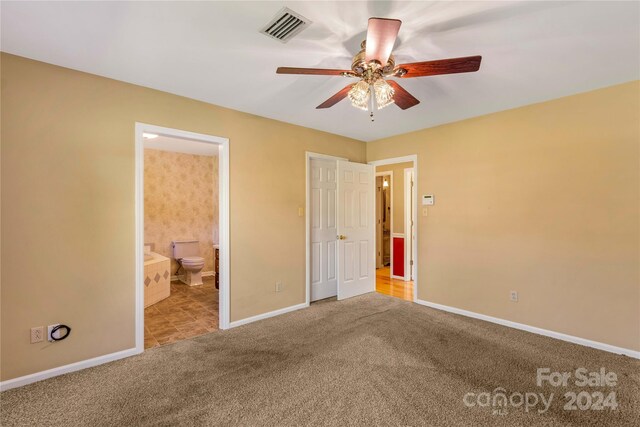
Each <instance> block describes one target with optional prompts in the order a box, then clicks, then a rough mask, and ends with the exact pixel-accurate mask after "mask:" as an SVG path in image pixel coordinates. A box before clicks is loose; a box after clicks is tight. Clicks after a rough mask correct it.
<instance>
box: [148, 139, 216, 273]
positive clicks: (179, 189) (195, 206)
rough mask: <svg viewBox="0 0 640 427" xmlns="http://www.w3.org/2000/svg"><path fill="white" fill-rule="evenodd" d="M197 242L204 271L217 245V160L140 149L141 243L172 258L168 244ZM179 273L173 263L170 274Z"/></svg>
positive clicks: (211, 263)
mask: <svg viewBox="0 0 640 427" xmlns="http://www.w3.org/2000/svg"><path fill="white" fill-rule="evenodd" d="M186 239H197V240H199V241H200V256H202V257H203V258H204V259H205V266H204V268H203V269H202V271H203V272H208V271H213V244H214V243H217V242H218V157H217V156H199V155H193V154H184V153H174V152H170V151H160V150H153V149H148V148H147V149H145V150H144V242H145V244H153V246H154V249H153V251H154V252H157V253H159V254H161V255H164V256H166V257H169V258H171V255H172V254H171V241H172V240H186ZM177 269H178V264H177V262H176V261H175V260H174V259H172V260H171V274H172V275H174V274H175V272H176V270H177Z"/></svg>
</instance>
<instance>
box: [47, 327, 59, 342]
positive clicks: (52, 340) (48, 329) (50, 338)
mask: <svg viewBox="0 0 640 427" xmlns="http://www.w3.org/2000/svg"><path fill="white" fill-rule="evenodd" d="M58 325H59V323H56V324H55V325H49V326H47V340H49V341H51V342H54V341H55V340H54V339H53V337H52V336H51V330H52V329H53V328H55V327H56V326H58ZM56 338H60V331H59V330H58V331H56Z"/></svg>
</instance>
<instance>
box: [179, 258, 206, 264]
mask: <svg viewBox="0 0 640 427" xmlns="http://www.w3.org/2000/svg"><path fill="white" fill-rule="evenodd" d="M180 263H181V264H182V265H198V264H204V258H202V257H199V256H188V257H184V258H182V259H181V260H180Z"/></svg>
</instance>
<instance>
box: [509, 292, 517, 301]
mask: <svg viewBox="0 0 640 427" xmlns="http://www.w3.org/2000/svg"><path fill="white" fill-rule="evenodd" d="M509 299H510V300H511V301H513V302H518V291H510V292H509Z"/></svg>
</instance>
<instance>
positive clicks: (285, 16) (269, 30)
mask: <svg viewBox="0 0 640 427" xmlns="http://www.w3.org/2000/svg"><path fill="white" fill-rule="evenodd" d="M310 24H311V21H309V20H308V19H307V18H305V17H304V16H302V15H300V14H298V13H295V12H294V11H293V10H291V9H289V8H288V7H283V8H282V9H281V10H280V12H278V14H277V15H276V16H274V17H273V19H272V20H271V21H269V23H268V24H267V25H265V26H264V27H262V29H261V30H260V32H261V33H262V34H266V35H267V36H269V37H271V38H272V39H276V40H280V41H281V42H282V43H286V42H288V41H289V40H291V39H292V38H293V36H295V35H296V34H298V33H299V32H300V31H302V30H304V29H305V28H307V27H308V26H309V25H310Z"/></svg>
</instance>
